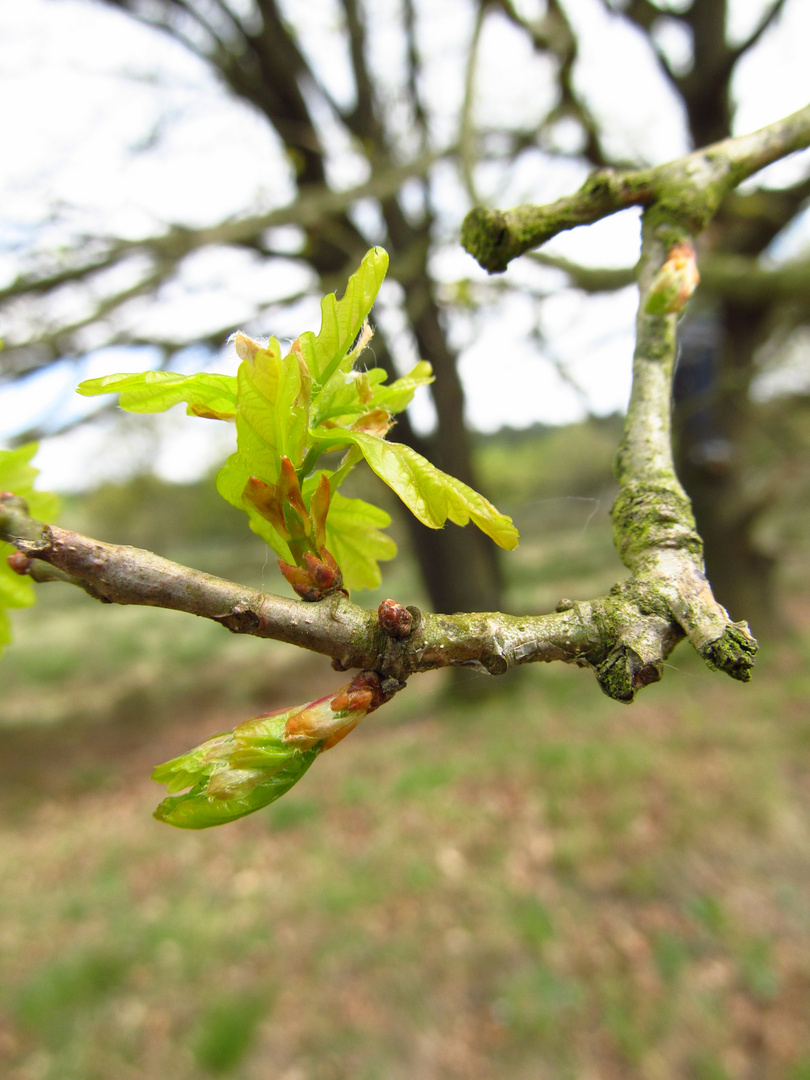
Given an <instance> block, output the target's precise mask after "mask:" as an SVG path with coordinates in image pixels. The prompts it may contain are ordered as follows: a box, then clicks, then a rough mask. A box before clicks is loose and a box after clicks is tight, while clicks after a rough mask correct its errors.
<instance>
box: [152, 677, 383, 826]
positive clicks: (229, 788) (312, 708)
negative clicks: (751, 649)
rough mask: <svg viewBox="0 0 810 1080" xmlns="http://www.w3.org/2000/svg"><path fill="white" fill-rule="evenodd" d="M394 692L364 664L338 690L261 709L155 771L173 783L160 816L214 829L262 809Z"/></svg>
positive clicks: (158, 777)
mask: <svg viewBox="0 0 810 1080" xmlns="http://www.w3.org/2000/svg"><path fill="white" fill-rule="evenodd" d="M391 696H392V694H391V693H390V692H389V693H383V691H382V689H381V686H380V679H379V676H378V675H377V674H376V673H375V672H373V671H363V672H361V673H360V674H359V675H358V676H357V677H356V678H355V679H353V680H352V681H351V682H350V683H347V684H346V685H345V686H342V687H341V688H340V689H339V690H338V691H337V693H336V694H333V695H329V696H328V697H323V698H319V699H318V700H317V701H310V702H308V703H307V704H306V705H301V706H296V707H295V708H292V709H284V710H282V711H281V712H277V713H269V714H268V715H266V716H257V717H255V718H254V719H252V720H246V721H245V722H244V723H243V724H239V725H238V726H237V727H235V728H234V729H233V731H232V732H228V733H226V734H224V735H216V736H214V737H213V738H212V739H208V741H207V742H204V743H202V744H201V745H200V746H197V747H195V748H194V749H193V750H189V751H188V753H185V754H181V755H180V757H176V758H174V759H173V760H172V761H167V762H166V763H165V764H163V765H158V767H157V768H156V769H155V771H154V772H153V773H152V779H153V780H157V781H158V782H159V783H163V784H166V785H167V787H168V790H169V797H167V798H165V799H164V800H163V802H162V803H161V804H160V806H159V807H158V808H157V810H156V811H155V817H156V818H157V819H158V821H165V822H166V823H167V824H169V825H177V826H178V827H179V828H181V829H207V828H209V827H210V826H212V825H223V824H225V823H226V822H228V821H235V820H236V819H237V818H240V817H244V816H245V815H246V814H252V813H253V812H254V810H260V809H261V808H262V807H263V806H267V805H269V804H270V803H271V802H274V801H275V800H276V799H278V798H280V797H281V796H282V795H284V794H286V792H288V791H289V790H290V788H291V787H292V786H293V785H294V784H296V783H297V782H298V781H299V780H300V779H301V777H302V776H303V775H304V773H305V772H306V771H307V769H308V768H309V767H310V765H311V764H312V762H313V761H314V760H315V758H316V757H317V756H318V754H320V753H323V751H324V750H329V749H330V748H331V747H333V746H335V745H336V744H337V743H339V742H340V741H341V739H344V738H345V737H346V736H347V735H348V734H349V732H350V731H352V730H353V729H354V728H355V727H357V725H358V724H359V723H360V721H361V720H362V719H363V717H364V716H366V715H367V714H368V713H370V712H373V710H374V709H376V708H378V707H379V705H381V704H382V703H383V701H386V700H388V698H389V697H391ZM185 788H189V789H190V790H188V791H185V792H184V789H185ZM178 792H184V793H183V794H178Z"/></svg>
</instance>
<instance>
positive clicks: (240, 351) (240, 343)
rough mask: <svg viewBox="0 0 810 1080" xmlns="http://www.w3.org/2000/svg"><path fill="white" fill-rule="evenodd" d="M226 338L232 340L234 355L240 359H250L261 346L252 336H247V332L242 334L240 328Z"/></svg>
mask: <svg viewBox="0 0 810 1080" xmlns="http://www.w3.org/2000/svg"><path fill="white" fill-rule="evenodd" d="M228 340H229V341H232V342H233V347H234V349H235V350H236V355H237V356H238V357H239V359H240V360H252V359H253V358H254V357H255V355H256V353H257V352H259V350H260V349H261V347H262V346H261V345H260V344H259V342H258V341H254V340H253V338H251V337H248V336H247V334H243V333H242V331H241V330H237V331H236V333H235V334H231V336H230V338H228Z"/></svg>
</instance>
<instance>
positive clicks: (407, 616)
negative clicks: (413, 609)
mask: <svg viewBox="0 0 810 1080" xmlns="http://www.w3.org/2000/svg"><path fill="white" fill-rule="evenodd" d="M377 618H378V619H379V621H380V626H381V627H382V629H383V630H384V631H385V632H386V634H388V636H389V637H392V638H406V637H407V636H408V634H410V632H411V624H412V622H413V616H412V615H411V613H410V611H408V609H407V608H404V607H403V606H402V605H401V604H398V603H397V602H396V600H382V601H381V602H380V606H379V607H378V608H377Z"/></svg>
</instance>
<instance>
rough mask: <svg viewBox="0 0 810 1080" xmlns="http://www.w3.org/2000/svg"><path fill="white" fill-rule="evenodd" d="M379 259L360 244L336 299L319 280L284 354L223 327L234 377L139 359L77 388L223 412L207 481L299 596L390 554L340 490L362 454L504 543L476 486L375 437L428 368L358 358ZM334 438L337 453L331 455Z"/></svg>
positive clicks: (372, 516)
mask: <svg viewBox="0 0 810 1080" xmlns="http://www.w3.org/2000/svg"><path fill="white" fill-rule="evenodd" d="M387 267H388V256H387V254H386V252H385V251H384V250H383V249H382V248H373V249H372V250H370V251H369V252H368V253H367V254H366V256H365V258H364V259H363V261H362V262H361V264H360V267H359V268H358V270H357V271H356V272H355V273H354V274H353V275H352V276H351V277H350V279H349V282H348V284H347V287H346V291H345V293H344V295H343V296H342V298H341V299H340V300H338V299H337V298H336V296H335V294H333V293H332V294H329V295H328V296H326V297H324V299H323V300H322V302H321V327H320V330H319V332H318V333H317V335H316V334H314V333H312V332H307V333H303V334H301V336H300V337H299V338H297V339H296V340H295V341H294V342H293V343H292V346H291V348H290V350H289V352H287V353H286V354H282V351H281V347H280V345H279V343H278V341H277V340H276V339H275V338H270V340H269V341H268V342H267V343H266V344H260V343H259V342H256V341H253V340H252V339H251V338H249V337H247V335H245V334H241V333H238V334H236V335H234V339H233V340H234V345H235V348H236V352H237V355H238V356H239V357H240V360H241V363H240V365H239V369H238V371H237V374H236V375H235V376H227V375H212V374H207V373H206V374H198V375H190V376H183V375H178V374H175V373H172V372H153V371H149V372H144V373H139V374H131V375H110V376H107V377H105V378H102V379H93V380H90V381H88V382H84V383H82V384H81V385H80V387H79V393H81V394H84V395H87V396H91V395H96V394H107V393H118V394H119V395H120V397H119V403H120V405H121V407H122V408H124V409H127V410H128V411H130V412H161V411H164V410H165V409H168V408H171V407H172V406H173V405H177V404H179V403H181V402H184V403H185V404H186V411H187V412H188V413H189V414H190V415H193V416H198V417H203V418H206V419H215V420H227V421H232V422H233V423H234V424H235V428H236V446H237V448H236V451H235V453H233V454H232V455H231V457H230V458H229V459H228V460H227V462H226V463H225V465H224V466H223V468H222V469H221V471H220V473H219V475H218V477H217V489H218V491H219V493H220V494H221V495H222V496H223V498H225V499H226V500H227V501H228V502H229V503H231V504H232V505H233V506H236V507H238V508H240V509H242V510H244V511H245V512H246V513H247V515H248V518H249V520H250V526H251V528H252V529H253V530H254V531H255V532H257V533H258V534H259V535H260V536H261V537H262V538H263V539H264V540H265V541H266V542H267V543H268V544H269V545H270V547H272V548H273V550H274V551H275V552H276V554H277V555H278V557H279V564H280V566H281V569H282V572H283V573H284V575H285V577H287V579H288V580H289V581H290V583H291V584H292V585H293V588H294V589H295V590H296V592H298V593H299V595H301V596H302V597H304V598H305V599H308V600H317V599H320V598H321V596H323V595H325V594H326V593H328V592H330V591H334V590H335V589H338V588H341V587H343V586H344V585H345V586H346V587H348V588H374V587H376V586H378V585H379V584H380V580H381V574H380V568H379V562H380V561H382V560H385V559H390V558H392V557H393V556H394V554H395V553H396V546H395V544H394V542H393V540H391V538H390V537H388V536H386V535H385V534H384V533H383V532H382V530H383V529H384V528H386V527H387V526H388V525H389V524H390V517H389V515H388V514H387V513H386V512H385V511H384V510H382V509H380V508H379V507H377V506H373V505H372V504H370V503H368V502H366V501H365V500H363V499H351V498H347V497H346V496H344V495H343V494H342V493H341V492H340V490H339V489H340V487H341V485H342V484H343V482H344V480H345V479H346V477H347V476H348V475H349V473H350V472H351V470H352V469H353V468H354V467H355V466H356V465H357V464H358V463H359V462H360V461H362V460H365V461H366V462H367V463H368V464H369V466H370V467H371V469H372V470H373V471H374V472H375V473H376V474H377V475H378V476H379V477H380V478H381V479H382V480H383V481H384V482H385V483H386V484H387V485H388V486H389V487H390V488H391V489H392V490H393V491H394V492H396V494H397V495H398V496H399V497H400V499H401V500H402V501H403V502H404V503H405V505H406V506H407V507H408V509H409V510H410V511H411V512H412V513H413V514H414V515H415V516H416V517H417V518H418V519H419V520H420V521H421V522H423V523H424V524H425V525H427V526H428V527H430V528H434V529H438V528H441V527H442V526H443V525H444V524H445V522H446V521H448V520H449V521H452V522H454V523H455V524H457V525H466V524H467V523H468V522H469V521H473V522H474V523H475V524H476V525H477V526H478V527H479V528H480V529H482V530H483V531H484V532H485V533H486V534H487V535H488V536H490V537H492V539H493V540H495V542H496V543H497V544H499V545H500V546H501V547H504V548H509V549H511V548H513V547H515V546H516V544H517V539H518V534H517V530H516V529H515V528H514V526H513V524H512V522H511V519H510V518H508V517H506V516H505V515H503V514H500V513H499V512H498V511H497V510H496V509H495V507H493V506H492V505H491V503H489V502H488V501H487V500H486V499H484V498H483V496H481V495H479V494H478V493H477V492H475V491H473V490H472V489H471V488H469V487H468V486H467V485H465V484H463V483H461V481H459V480H456V479H454V478H453V477H451V476H448V475H447V474H446V473H443V472H441V471H440V470H438V469H436V468H435V467H434V466H433V465H431V464H430V462H429V461H427V460H426V459H425V458H423V457H422V456H421V455H419V454H417V453H416V452H415V451H414V450H413V449H411V448H410V447H408V446H405V445H403V444H400V443H396V442H389V441H388V440H387V439H386V435H387V434H388V431H389V430H390V428H391V426H392V424H393V417H394V416H395V415H396V414H397V413H400V412H402V411H403V410H404V409H405V408H407V406H408V405H409V404H410V402H411V400H412V398H413V395H414V393H415V391H416V390H417V389H418V388H419V387H420V386H423V385H425V384H427V383H429V382H431V381H432V373H431V367H430V364H428V363H427V362H426V361H420V362H419V363H418V364H416V366H415V367H414V368H413V370H412V371H411V372H410V373H409V374H408V375H406V376H404V377H403V378H400V379H396V380H395V381H394V382H393V383H391V384H390V385H389V384H388V383H387V381H386V380H387V374H386V372H385V371H384V370H383V369H382V368H378V367H371V368H365V367H364V366H363V363H362V359H361V357H362V354H363V352H364V350H365V349H366V346H367V345H368V343H369V342H370V340H371V337H372V331H371V328H370V326H369V323H368V315H369V312H370V311H371V307H372V304H373V303H374V300H375V298H376V296H377V293H378V292H379V289H380V286H381V284H382V282H383V279H384V277H385V273H386V270H387ZM335 451H337V452H339V454H340V457H339V460H337V461H335V460H334V458H333V457H332V456H330V455H333V454H334V452H335ZM324 459H327V461H325V460H324Z"/></svg>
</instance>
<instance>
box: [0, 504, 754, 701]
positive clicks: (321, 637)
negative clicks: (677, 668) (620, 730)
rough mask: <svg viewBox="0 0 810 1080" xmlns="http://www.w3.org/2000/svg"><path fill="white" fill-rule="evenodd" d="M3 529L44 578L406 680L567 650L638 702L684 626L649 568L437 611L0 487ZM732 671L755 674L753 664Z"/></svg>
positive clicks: (25, 569) (20, 557)
mask: <svg viewBox="0 0 810 1080" xmlns="http://www.w3.org/2000/svg"><path fill="white" fill-rule="evenodd" d="M0 539H3V540H5V541H7V542H9V543H11V544H13V545H14V547H15V548H16V552H15V553H14V554H13V555H12V556H11V562H12V565H13V567H14V569H15V570H16V571H17V572H18V573H24V574H28V575H29V576H30V577H31V578H32V579H34V580H35V581H39V582H49V581H62V582H69V583H72V584H74V585H77V586H79V587H81V588H82V589H84V590H85V591H86V592H87V593H88V594H89V595H90V596H92V597H94V598H95V599H97V600H100V601H101V602H103V603H116V604H137V605H148V606H152V607H164V608H169V609H173V610H177V611H185V612H188V613H189V614H192V615H199V616H201V617H203V618H207V619H211V620H213V621H214V622H217V623H219V624H220V625H221V626H224V627H225V628H226V629H228V630H230V631H232V632H233V633H237V634H251V635H253V636H255V637H263V638H271V639H273V640H276V641H283V642H287V643H289V644H291V645H296V646H298V647H300V648H305V649H309V650H310V651H312V652H317V653H321V654H323V655H325V656H329V657H331V658H332V661H333V665H334V666H335V667H336V668H338V669H339V670H348V669H350V668H360V669H361V670H366V671H368V670H372V671H376V672H378V673H379V674H380V676H381V677H382V678H393V679H396V680H398V681H399V682H405V681H406V680H407V679H408V678H409V677H410V676H411V675H413V674H416V673H418V672H423V671H429V670H432V669H436V668H443V667H449V666H465V667H473V668H476V669H478V670H481V671H483V672H488V673H489V674H491V675H500V674H503V673H504V672H506V671H507V670H509V669H510V668H512V667H516V666H518V665H521V664H525V663H533V662H537V661H551V660H562V661H564V662H566V663H575V664H577V665H578V666H580V667H590V668H593V669H594V671H595V673H596V676H597V679H598V681H599V683H600V685H601V687H602V689H603V690H604V691H605V692H606V693H608V694H609V695H610V696H611V697H613V698H615V699H617V700H620V701H631V700H632V699H633V697H634V695H635V693H636V691H637V690H638V689H640V688H641V687H643V686H646V685H647V684H648V683H651V682H655V681H657V680H658V679H660V677H661V672H662V667H663V660H664V659H665V658H666V657H667V656H668V655H669V653H670V652H671V651H672V649H673V648H674V647H675V645H677V644H678V642H679V641H680V640H681V639H682V638H683V636H684V631H683V629H682V628H681V625H680V624H679V622H678V621H677V620H676V619H674V618H673V616H672V614H671V612H670V611H669V609H668V606H667V604H666V603H665V602H664V601H663V600H662V599H661V598H660V596H658V595H657V593H656V587H655V583H654V581H653V580H652V577H651V575H649V574H644V575H643V576H642V578H641V579H639V580H638V581H636V580H634V579H633V578H631V579H629V580H628V581H626V582H622V583H620V584H618V585H616V586H615V587H614V588H613V589H612V590H611V592H610V593H609V594H608V595H607V596H603V597H598V598H596V599H594V600H588V601H582V602H578V603H575V602H573V601H571V600H567V599H564V600H561V601H560V602H559V604H558V605H557V610H556V611H555V612H552V613H550V614H546V615H537V616H514V615H505V614H502V613H500V612H489V613H486V612H485V613H469V614H468V613H463V614H455V615H435V614H430V613H427V612H422V611H419V610H418V609H416V608H407V609H403V608H401V607H400V605H398V604H393V605H392V604H391V602H387V603H388V604H389V609H386V610H385V611H383V610H382V609H381V610H380V611H367V610H365V609H363V608H361V607H359V606H358V605H356V604H354V603H352V601H351V600H349V599H348V598H347V597H345V596H343V595H341V594H337V595H333V596H330V597H328V598H327V599H324V600H322V601H320V602H318V603H305V602H304V601H300V600H294V599H291V598H287V597H282V596H275V595H272V594H270V593H265V592H261V591H259V590H256V589H250V588H247V587H245V586H243V585H239V584H236V583H234V582H230V581H226V580H223V579H222V578H218V577H214V576H213V575H211V574H205V573H202V572H200V571H199V570H195V569H192V568H190V567H186V566H181V565H179V564H177V563H174V562H170V561H169V560H168V559H163V558H161V557H160V556H157V555H155V554H153V553H152V552H150V551H143V550H141V549H138V548H132V547H123V546H119V545H116V544H107V543H103V542H102V541H99V540H94V539H91V538H89V537H86V536H82V535H81V534H79V533H75V532H71V531H69V530H66V529H60V528H57V527H56V526H46V525H42V524H40V523H39V522H36V521H34V520H32V519H31V517H30V516H29V514H28V511H27V507H26V505H25V503H24V502H23V501H22V500H21V499H19V498H17V497H16V496H11V495H0ZM391 606H393V608H394V609H395V610H398V611H399V612H400V613H404V612H407V617H406V618H405V623H406V626H405V628H404V630H403V628H402V624H401V623H398V622H397V620H396V619H394V621H393V623H392V621H391V619H390V607H391ZM381 607H382V606H381ZM722 632H723V628H722V627H721V628H720V630H719V633H718V636H720V635H721V634H722ZM731 673H732V674H736V677H741V678H747V672H743V673H735V672H731Z"/></svg>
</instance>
